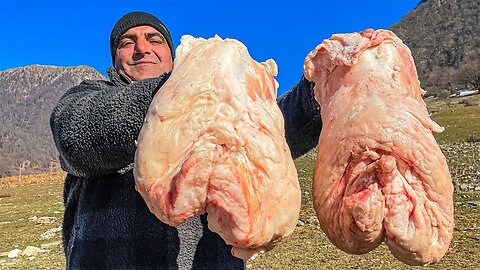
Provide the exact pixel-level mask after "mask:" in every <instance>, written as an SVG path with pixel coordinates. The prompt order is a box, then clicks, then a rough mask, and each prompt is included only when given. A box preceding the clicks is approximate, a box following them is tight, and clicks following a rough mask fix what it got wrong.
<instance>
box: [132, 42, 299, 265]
mask: <svg viewBox="0 0 480 270" xmlns="http://www.w3.org/2000/svg"><path fill="white" fill-rule="evenodd" d="M176 55H177V57H176V59H175V62H174V69H173V72H172V74H171V76H170V78H169V79H168V81H167V82H166V83H165V84H164V85H163V86H162V88H161V89H160V90H159V91H158V92H157V94H156V95H155V97H154V98H153V101H152V103H151V105H150V108H149V110H148V113H147V116H146V120H145V123H144V125H143V127H142V130H141V132H140V135H139V138H138V148H137V152H136V155H135V166H134V176H135V181H136V187H137V190H138V191H139V192H140V194H141V195H142V197H143V198H144V200H145V202H146V203H147V205H148V207H149V208H150V210H151V211H152V213H154V214H155V215H156V216H157V217H158V218H159V219H160V220H161V221H163V222H164V223H167V224H169V225H171V226H176V225H178V224H180V223H182V222H184V221H185V220H187V219H188V218H190V217H192V216H193V215H198V214H203V213H208V226H209V228H210V229H211V230H212V231H214V232H216V233H218V234H219V235H220V236H221V237H222V238H223V239H224V240H225V242H226V243H227V244H230V245H232V246H233V248H232V254H233V255H234V256H236V257H239V258H242V259H249V258H251V257H253V256H255V255H256V254H258V253H262V252H265V251H267V250H269V249H271V248H272V247H273V246H275V245H277V244H279V243H281V242H284V241H286V240H287V238H288V237H289V235H291V233H292V232H293V231H294V229H295V226H296V224H297V221H298V216H299V212H300V203H301V199H300V186H299V183H298V179H297V172H296V169H295V166H294V163H293V159H292V157H291V155H290V150H289V148H288V145H287V143H286V140H285V131H284V120H283V116H282V113H281V111H280V109H279V108H278V106H277V103H276V91H277V87H278V83H277V82H276V80H275V79H274V75H276V74H277V65H276V64H275V62H274V61H273V60H267V61H266V62H264V63H258V62H256V61H254V60H253V59H252V58H251V57H250V55H249V54H248V51H247V48H246V47H245V46H244V45H243V44H242V43H240V42H239V41H237V40H233V39H225V40H223V39H221V38H220V37H218V36H216V37H214V38H210V39H208V40H205V39H202V38H198V39H197V38H193V37H191V36H184V37H182V39H181V44H180V46H179V47H178V49H177V51H176Z"/></svg>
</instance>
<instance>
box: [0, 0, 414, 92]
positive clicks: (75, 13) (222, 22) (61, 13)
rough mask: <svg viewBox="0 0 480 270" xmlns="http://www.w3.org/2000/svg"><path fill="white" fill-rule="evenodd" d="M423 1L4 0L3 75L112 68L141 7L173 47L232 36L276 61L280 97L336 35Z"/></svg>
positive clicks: (0, 30) (260, 57)
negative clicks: (113, 35) (115, 44)
mask: <svg viewBox="0 0 480 270" xmlns="http://www.w3.org/2000/svg"><path fill="white" fill-rule="evenodd" d="M418 2H419V0H363V1H362V0H356V1H347V0H337V1H333V0H331V1H328V0H319V1H312V0H310V1H301V0H300V1H293V0H292V1H287V0H283V1H274V0H263V1H262V0H258V1H233V0H226V1H182V0H177V1H172V0H170V1H159V0H157V1H154V0H150V1H142V0H136V1H123V0H110V1H103V0H96V1H93V0H91V1H81V0H77V1H73V0H65V1H58V0H57V1H52V0H0V71H1V70H6V69H9V68H14V67H21V66H27V65H32V64H41V65H56V66H76V65H87V66H91V67H94V68H95V69H97V70H98V71H99V72H101V73H103V74H105V70H106V68H107V67H108V66H111V58H110V52H109V35H110V31H111V28H112V26H113V25H114V24H115V22H116V20H117V19H118V18H120V17H121V16H122V15H123V14H125V13H127V12H129V11H135V10H141V11H147V12H150V13H152V14H154V15H156V16H157V17H159V18H160V19H161V20H162V21H163V22H164V23H165V24H166V25H167V26H168V27H169V29H170V31H171V33H172V37H173V42H174V45H175V46H178V45H179V43H180V37H181V36H182V35H184V34H190V35H193V36H195V37H204V38H208V37H212V36H213V35H215V34H218V35H220V36H221V37H222V38H235V39H238V40H240V41H241V42H242V43H244V44H245V45H246V46H247V48H248V50H249V52H250V55H251V56H252V57H253V58H254V59H255V60H257V61H259V62H260V61H265V60H267V59H269V58H272V59H274V60H275V61H276V62H277V65H278V67H279V74H278V76H277V81H278V82H279V83H280V88H279V94H280V93H283V92H285V91H286V90H288V88H290V87H291V86H292V85H293V84H294V83H295V82H297V81H298V79H299V78H300V76H301V74H302V72H303V60H304V58H305V56H306V55H307V54H308V53H309V52H310V51H311V50H312V49H313V48H314V47H315V46H316V45H317V44H319V43H321V42H322V40H323V39H326V38H329V37H330V36H331V35H332V34H334V33H346V32H354V31H361V30H363V29H365V28H375V29H378V28H388V27H390V26H391V25H392V24H393V23H396V22H398V21H399V20H400V19H401V18H402V17H403V16H404V15H406V14H407V13H408V12H409V11H411V10H412V9H413V8H414V7H415V6H416V5H417V4H418Z"/></svg>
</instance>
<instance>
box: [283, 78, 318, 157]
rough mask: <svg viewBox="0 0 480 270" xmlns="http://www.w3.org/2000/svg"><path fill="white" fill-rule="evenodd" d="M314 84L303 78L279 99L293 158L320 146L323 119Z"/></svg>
mask: <svg viewBox="0 0 480 270" xmlns="http://www.w3.org/2000/svg"><path fill="white" fill-rule="evenodd" d="M313 87H314V83H312V82H309V81H308V80H307V79H305V77H303V76H302V78H301V79H300V81H299V82H298V83H297V84H295V85H294V86H293V87H292V88H290V90H288V91H287V92H286V93H284V94H283V95H282V96H280V97H278V98H277V103H278V106H279V107H280V110H281V111H282V113H283V117H284V119H285V137H286V140H287V144H288V146H289V147H290V151H291V154H292V157H293V158H297V157H299V156H301V155H303V154H305V153H307V152H308V151H309V150H311V149H312V148H314V147H315V146H316V145H317V144H318V138H319V136H320V131H321V129H322V118H321V116H320V109H319V105H318V103H317V102H316V101H315V98H314V92H313Z"/></svg>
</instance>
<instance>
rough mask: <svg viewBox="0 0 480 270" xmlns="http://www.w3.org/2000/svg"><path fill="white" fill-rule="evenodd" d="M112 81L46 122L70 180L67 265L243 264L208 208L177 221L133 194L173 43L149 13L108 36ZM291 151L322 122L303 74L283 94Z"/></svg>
mask: <svg viewBox="0 0 480 270" xmlns="http://www.w3.org/2000/svg"><path fill="white" fill-rule="evenodd" d="M110 50H111V57H112V62H113V65H114V68H109V70H108V75H109V77H110V80H109V81H84V82H82V83H81V84H80V85H78V86H75V87H73V88H71V89H69V90H68V91H67V93H65V95H64V96H63V97H62V98H61V99H60V101H59V102H58V104H57V106H56V107H55V108H54V110H53V112H52V115H51V119H50V125H51V129H52V134H53V138H54V141H55V144H56V146H57V148H58V150H59V153H60V160H61V163H62V168H63V169H64V170H65V171H67V172H68V174H67V177H66V179H65V189H64V202H65V214H64V221H63V245H64V249H65V255H66V260H67V268H68V269H208V270H212V269H245V262H244V261H242V260H240V259H238V258H235V257H233V256H232V255H231V252H230V250H231V247H230V246H228V245H226V244H225V242H224V241H223V239H222V238H221V237H220V236H219V235H217V234H215V233H213V232H211V231H210V230H209V229H208V225H207V220H206V215H202V216H200V217H199V216H197V217H194V218H192V219H190V220H189V221H187V222H186V223H184V224H182V225H180V226H178V227H177V228H173V227H170V226H168V225H165V224H163V223H162V222H161V221H160V220H158V219H157V218H156V217H155V216H154V215H153V214H151V213H150V211H149V209H148V207H147V206H146V204H145V202H144V201H143V199H142V198H141V196H140V195H139V194H138V193H137V192H136V191H135V183H134V179H133V174H132V164H133V161H134V154H135V139H136V138H137V136H138V134H139V132H140V129H141V127H142V123H143V120H144V117H145V115H146V113H147V110H148V107H149V104H150V102H151V101H152V98H153V96H154V95H155V93H156V92H157V91H158V90H159V88H160V87H161V86H162V85H163V83H164V82H165V81H166V80H167V79H168V77H169V72H171V70H172V66H173V59H174V46H173V42H172V38H171V36H170V32H169V30H168V29H167V27H166V26H165V25H164V24H163V23H162V22H161V21H160V20H159V19H158V18H156V17H154V16H153V15H151V14H148V13H144V12H132V13H128V14H126V15H124V16H123V17H122V18H120V19H119V21H118V22H117V23H116V24H115V26H114V27H113V29H112V32H111V35H110ZM278 104H279V106H280V108H281V109H282V112H283V114H284V116H285V125H286V137H287V142H288V143H289V146H290V148H291V152H292V155H293V156H294V157H297V156H299V155H301V154H303V153H305V152H306V151H308V150H310V149H311V148H313V147H314V146H315V145H316V143H317V140H318V136H319V132H320V129H321V121H320V114H319V112H318V109H317V104H316V102H315V101H314V99H313V92H312V85H311V84H310V83H308V82H307V81H306V80H305V79H304V78H302V79H301V80H300V82H299V83H298V84H296V85H295V86H294V87H293V88H292V89H291V90H290V91H288V92H287V93H286V94H284V95H283V96H282V97H280V98H279V100H278Z"/></svg>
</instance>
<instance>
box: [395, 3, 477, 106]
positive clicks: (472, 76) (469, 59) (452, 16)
mask: <svg viewBox="0 0 480 270" xmlns="http://www.w3.org/2000/svg"><path fill="white" fill-rule="evenodd" d="M479 17H480V1H479V0H423V1H420V3H419V4H418V5H417V7H416V8H415V9H413V10H412V11H411V12H409V13H408V14H407V15H405V16H404V17H403V18H402V20H401V21H399V22H398V23H396V24H394V25H392V26H391V27H390V30H392V31H393V32H394V33H395V34H396V35H397V36H398V37H399V38H401V39H402V40H403V42H404V43H405V44H406V45H407V46H408V47H409V48H410V50H411V51H412V55H413V58H414V60H415V64H416V66H417V70H418V75H419V78H420V82H421V85H422V88H424V89H425V90H427V95H437V96H441V97H446V96H448V95H449V94H450V93H452V92H456V90H457V89H465V88H479V87H480V22H479Z"/></svg>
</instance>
